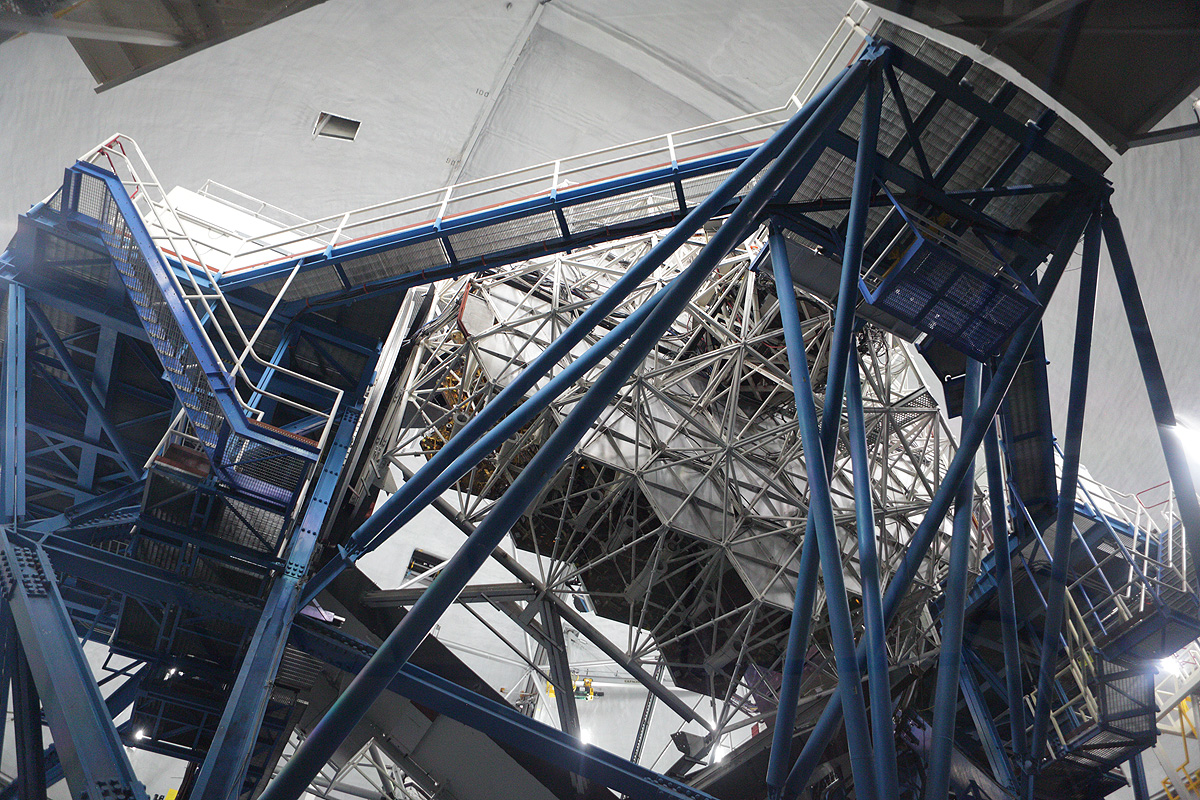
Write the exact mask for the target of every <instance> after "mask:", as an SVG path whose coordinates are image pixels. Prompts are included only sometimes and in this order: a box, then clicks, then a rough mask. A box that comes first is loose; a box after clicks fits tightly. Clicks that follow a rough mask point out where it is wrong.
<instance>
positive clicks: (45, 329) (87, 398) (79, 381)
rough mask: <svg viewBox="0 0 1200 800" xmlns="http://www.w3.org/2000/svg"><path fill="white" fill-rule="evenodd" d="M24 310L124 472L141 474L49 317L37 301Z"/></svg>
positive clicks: (137, 476)
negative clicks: (95, 422) (92, 416)
mask: <svg viewBox="0 0 1200 800" xmlns="http://www.w3.org/2000/svg"><path fill="white" fill-rule="evenodd" d="M28 310H29V316H30V317H32V318H33V322H34V324H35V325H37V328H38V331H39V332H40V333H41V334H42V338H44V339H45V340H46V342H47V343H48V344H49V345H50V349H51V350H53V351H54V355H55V356H57V357H58V360H59V363H61V364H62V367H63V369H64V370H65V371H66V373H67V375H69V376H70V378H71V382H72V383H74V384H75V388H76V389H78V390H79V393H80V394H82V395H83V401H84V402H85V403H86V404H87V407H88V412H89V414H93V415H95V417H96V419H97V421H98V424H99V425H100V427H101V429H103V431H104V433H105V434H106V435H107V436H108V440H109V441H110V442H112V446H113V449H114V450H115V451H116V453H117V456H118V459H119V463H120V464H121V466H122V467H123V468H124V470H125V473H126V474H127V475H129V477H130V478H132V479H133V480H137V479H138V478H140V477H141V474H142V470H141V469H140V468H139V466H138V464H137V462H136V461H135V460H134V458H133V457H132V456H131V455H130V454H129V451H128V449H127V448H126V447H125V440H124V439H123V438H122V436H121V432H120V431H119V430H118V429H117V426H116V424H115V423H114V422H113V421H112V418H111V417H110V416H109V414H108V409H106V408H105V407H104V403H103V402H102V401H101V400H100V398H99V397H97V396H96V393H95V392H94V391H93V390H92V385H91V382H90V381H88V380H87V378H85V377H84V375H83V372H82V370H80V369H79V365H78V364H76V363H75V359H73V358H71V353H70V351H68V350H67V346H66V345H65V344H63V341H62V339H60V338H59V336H58V332H57V331H55V330H54V326H53V325H52V324H50V320H49V319H47V318H46V313H45V312H44V311H42V309H41V308H39V307H38V305H37V303H30V304H29V307H28ZM105 330H107V329H105ZM110 333H111V332H110Z"/></svg>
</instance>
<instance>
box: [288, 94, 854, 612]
mask: <svg viewBox="0 0 1200 800" xmlns="http://www.w3.org/2000/svg"><path fill="white" fill-rule="evenodd" d="M844 75H845V72H843V73H842V74H841V75H839V76H838V78H837V79H835V80H834V81H832V82H830V84H829V85H828V86H826V87H825V88H824V89H822V90H821V92H819V93H818V94H817V95H816V96H814V97H813V99H812V100H811V101H810V102H809V103H807V104H806V105H805V106H804V108H802V109H800V110H799V111H798V112H796V114H795V115H794V116H793V117H792V118H791V119H790V120H788V122H787V123H785V124H784V125H783V126H782V127H781V128H780V129H779V130H778V131H777V132H776V133H775V134H774V135H772V136H771V138H770V139H768V140H767V141H766V142H765V143H764V144H763V145H762V146H761V147H759V148H758V149H757V150H755V151H754V153H753V155H751V156H750V157H749V158H747V159H746V160H745V161H744V162H742V164H741V165H740V166H738V168H737V169H735V170H734V171H733V172H732V173H731V174H730V175H729V177H728V178H726V179H725V181H724V183H722V184H721V186H720V187H718V188H717V190H716V191H714V192H713V193H712V194H711V195H709V196H708V197H707V198H705V200H704V201H703V202H702V203H700V204H699V205H698V206H696V207H695V208H694V209H692V210H691V211H690V212H689V213H688V215H687V216H686V217H684V218H683V219H682V220H681V221H680V222H679V224H678V225H676V226H675V227H674V228H672V229H671V231H670V233H668V234H667V235H666V236H664V237H663V238H662V239H661V240H660V241H659V242H658V243H657V244H655V245H654V247H652V248H651V249H650V252H648V253H646V255H645V256H643V257H642V258H641V259H640V260H639V261H638V263H636V264H634V265H633V266H632V267H630V268H629V270H628V271H626V273H625V274H624V275H622V276H621V277H620V278H618V279H617V280H616V281H614V282H613V284H612V286H610V287H609V288H608V290H606V291H605V292H604V294H602V295H601V296H600V297H598V298H596V300H595V302H593V303H592V304H591V305H590V306H588V308H587V309H585V310H584V311H583V313H581V314H580V315H579V317H577V318H576V319H575V321H574V322H572V323H571V325H570V326H568V327H567V329H566V330H564V331H563V332H562V333H561V334H559V336H558V337H557V338H555V339H554V340H553V341H552V342H550V344H549V345H547V347H546V349H545V350H544V351H542V352H541V353H540V354H539V355H538V356H537V357H536V358H534V359H533V360H532V361H531V362H529V364H528V365H527V366H526V367H525V368H524V369H523V370H521V372H520V373H519V374H518V375H517V376H516V377H514V378H513V380H512V382H511V383H510V384H508V385H507V386H505V387H504V388H503V389H502V390H501V391H500V392H499V393H498V394H497V395H496V396H495V397H494V398H493V399H492V400H491V402H489V403H488V404H487V405H486V406H484V407H483V408H482V409H480V411H479V412H478V413H477V414H475V416H474V417H472V418H471V420H470V421H468V422H467V424H466V425H464V426H463V427H462V428H461V429H460V430H459V431H457V432H456V433H455V435H454V436H453V437H452V438H451V439H450V441H448V442H446V444H445V445H444V446H443V447H442V448H441V449H440V450H438V452H437V453H435V454H434V455H433V457H432V458H430V459H429V461H428V462H427V463H426V464H423V465H422V466H421V469H419V470H418V471H417V473H416V474H415V475H414V476H413V478H412V479H410V480H408V481H406V482H405V484H404V485H403V486H401V487H400V488H399V489H398V490H397V491H396V493H395V494H393V495H392V496H391V497H389V498H388V499H387V500H386V501H385V502H384V503H383V505H381V506H380V507H379V508H377V509H376V510H375V512H374V513H373V514H372V515H371V517H370V518H369V519H368V520H367V521H366V522H364V523H363V524H362V525H360V526H359V528H358V529H357V530H356V531H354V533H353V534H351V535H350V537H349V538H348V539H347V541H346V545H345V546H344V548H343V551H342V553H341V557H340V558H336V559H334V560H332V561H330V562H329V563H328V564H327V565H326V566H324V567H322V568H321V569H320V570H319V571H318V572H317V574H316V575H314V576H313V578H312V579H311V580H310V581H309V582H308V586H307V587H306V588H305V592H304V596H303V601H304V602H305V603H308V602H310V601H311V600H312V599H313V598H314V597H316V596H317V594H319V593H320V591H321V590H322V589H324V588H325V587H326V586H328V585H329V583H330V582H331V581H332V580H333V579H334V578H335V577H337V575H338V574H339V573H340V572H341V571H342V570H344V569H345V568H346V567H347V566H349V565H350V564H352V563H354V561H355V560H356V559H357V558H358V557H359V556H360V555H362V554H363V553H366V552H368V551H370V550H372V549H374V548H375V547H377V546H378V545H379V544H380V543H381V542H382V541H383V540H385V539H386V538H387V537H388V536H390V535H391V534H393V533H395V532H396V531H397V530H399V529H400V528H401V527H402V526H403V525H404V523H405V522H407V521H408V520H410V519H411V518H412V517H413V516H415V515H416V513H417V511H419V510H420V509H421V508H423V507H424V506H425V505H428V503H429V502H430V499H432V497H437V496H438V495H440V493H441V491H443V490H444V489H439V490H437V492H432V491H423V490H427V489H428V488H429V487H430V485H431V483H432V482H433V480H434V478H436V477H438V476H440V475H445V474H453V475H454V477H451V478H449V479H448V480H444V481H443V482H444V483H445V484H446V486H449V485H450V484H451V483H453V482H454V481H455V480H457V479H458V477H459V476H461V475H462V474H465V473H466V472H467V471H468V470H469V469H470V468H471V467H473V466H474V465H475V463H477V462H478V461H479V459H481V458H482V457H483V455H485V454H486V453H488V452H491V450H492V449H495V447H496V446H498V445H499V443H500V442H502V441H503V440H504V438H507V437H508V435H510V434H505V436H504V437H502V438H498V437H496V436H494V435H493V436H491V437H489V438H488V441H492V440H495V444H492V445H490V446H489V447H487V449H486V450H484V451H483V452H482V453H480V454H479V455H478V456H472V458H473V459H474V460H472V461H470V463H469V464H467V465H466V466H464V467H463V468H462V471H461V472H459V473H457V474H454V469H455V468H456V465H457V464H459V463H460V457H463V456H466V455H468V454H473V453H475V452H478V450H479V449H480V448H473V447H471V446H472V445H473V444H474V443H475V442H476V440H479V442H480V445H481V446H482V443H483V440H482V439H481V437H483V436H484V434H485V433H487V432H488V430H489V429H491V428H492V427H493V426H495V425H497V423H501V424H508V426H510V427H511V428H512V431H516V430H518V429H519V428H520V427H521V425H522V424H524V423H523V422H522V423H520V424H516V425H512V424H511V423H512V421H513V420H514V419H515V418H516V417H517V416H518V415H521V414H526V413H527V414H528V417H527V418H526V420H527V419H528V418H532V416H533V414H535V413H537V411H540V410H541V409H542V408H544V407H545V405H547V404H548V403H549V401H550V399H553V397H557V396H558V394H560V393H561V392H562V391H564V390H565V389H566V388H567V387H568V386H570V385H572V384H573V383H574V382H575V381H576V379H577V378H576V375H583V374H586V370H584V369H582V366H583V365H582V364H581V362H583V361H584V359H590V361H589V362H588V363H589V364H590V365H591V366H594V365H595V364H596V363H599V361H600V360H601V359H602V358H603V357H604V356H605V355H607V354H608V352H609V351H611V350H612V349H613V348H614V347H616V346H617V345H619V344H620V343H621V342H623V341H624V340H625V339H626V338H627V337H628V336H630V335H631V334H632V333H633V331H634V330H636V328H637V326H638V325H640V324H641V321H642V320H644V319H645V317H646V316H648V315H649V313H650V311H651V310H652V309H650V308H646V305H650V304H649V303H647V304H645V305H643V306H642V307H641V308H639V309H637V310H635V311H634V312H633V314H631V315H630V316H631V317H633V316H635V315H636V316H637V317H638V322H637V323H636V324H625V323H632V320H631V319H626V320H625V321H623V322H622V323H621V324H619V325H618V326H617V328H619V329H620V330H621V331H622V334H621V335H618V334H617V330H616V329H614V330H612V331H610V332H609V333H608V334H607V335H606V336H605V337H603V338H602V339H601V340H600V341H599V342H597V343H596V344H595V345H593V346H592V347H591V348H589V349H588V351H587V353H586V354H585V355H584V356H583V357H581V358H579V359H576V360H575V362H574V363H573V364H572V365H571V366H568V367H567V369H566V370H564V371H563V373H565V372H567V371H569V370H571V369H572V367H574V365H575V364H580V365H581V369H578V370H575V371H574V372H572V375H571V376H570V377H571V380H570V381H569V382H568V381H567V380H565V379H563V378H562V377H561V376H562V375H563V373H559V376H556V379H557V380H556V379H551V383H552V384H554V385H555V387H556V390H555V391H554V393H553V394H550V393H549V390H550V387H549V386H546V387H543V389H542V390H540V391H538V392H537V393H536V394H535V395H534V396H533V397H531V398H530V399H529V401H526V402H524V403H523V404H522V406H521V408H522V410H521V411H519V412H517V414H510V413H509V411H510V409H511V408H513V406H515V405H517V404H518V403H522V401H524V398H525V394H526V393H527V392H529V391H530V390H531V389H533V388H534V386H535V385H536V384H537V382H538V381H539V380H541V379H542V378H543V377H544V376H545V375H546V374H548V373H549V372H550V370H551V369H553V368H554V366H555V365H556V364H558V363H559V362H560V361H561V360H562V359H563V358H565V357H566V356H567V355H569V354H570V352H571V349H572V348H573V347H575V345H577V344H578V343H579V342H581V341H583V339H584V337H586V336H587V335H588V334H589V333H591V332H592V331H593V330H594V329H595V328H596V326H597V325H599V324H600V323H601V322H602V321H603V320H604V318H605V317H607V316H608V315H609V314H611V313H612V312H613V311H614V310H615V309H616V308H617V307H618V306H619V305H620V304H621V302H622V301H623V300H624V299H625V298H626V297H628V295H629V293H630V292H632V291H633V290H634V289H636V288H637V287H638V286H639V285H641V284H642V283H643V282H644V281H645V280H646V279H647V278H649V277H650V276H651V275H652V274H653V273H654V270H656V269H658V268H659V267H660V266H662V264H663V263H664V262H665V261H666V260H667V258H668V257H669V256H670V255H671V254H672V253H674V252H675V251H676V250H678V249H679V248H680V247H682V246H683V244H684V243H686V242H687V241H688V239H690V238H691V237H692V236H693V235H694V234H695V233H696V232H697V231H698V230H700V228H701V227H702V226H703V225H704V224H705V223H706V222H708V221H709V220H711V219H712V218H713V216H714V215H715V214H717V213H718V212H719V211H720V210H721V209H722V208H724V207H725V206H726V205H728V204H729V203H730V202H731V201H732V200H733V199H734V198H735V197H736V196H737V193H738V192H739V191H740V190H741V189H742V188H743V187H744V186H745V185H746V184H747V183H749V182H750V180H751V179H752V178H754V176H755V175H757V174H758V173H759V172H760V171H762V170H763V169H765V168H766V167H767V165H768V164H770V163H771V161H772V160H773V159H774V158H776V157H777V156H778V155H779V154H780V152H782V150H783V149H784V147H785V146H786V145H787V143H788V142H789V141H791V140H792V139H793V138H795V136H796V135H797V134H798V133H799V132H800V131H801V130H802V129H803V128H804V127H805V126H806V124H807V123H808V121H809V119H810V118H811V116H812V114H813V113H814V111H815V110H816V109H817V108H819V107H820V106H821V105H822V104H823V103H824V102H825V100H826V99H827V98H828V97H829V95H830V93H831V92H832V91H833V89H834V88H835V87H837V86H838V85H839V84H840V81H841V79H842V77H843V76H844ZM664 291H665V290H664ZM661 294H662V292H660V293H659V294H658V295H656V296H655V297H656V299H654V301H653V302H654V303H657V298H658V297H660V296H661ZM590 368H591V367H590V366H588V367H587V369H590ZM535 398H539V402H538V403H534V402H533V401H534V399H535ZM541 398H544V399H541ZM526 409H527V410H526ZM462 460H463V461H465V460H468V459H465V458H464V459H462ZM426 497H428V498H429V499H424V500H423V498H426Z"/></svg>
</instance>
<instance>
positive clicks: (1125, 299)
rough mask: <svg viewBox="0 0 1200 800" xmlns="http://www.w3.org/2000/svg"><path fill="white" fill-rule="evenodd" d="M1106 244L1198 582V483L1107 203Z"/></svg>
mask: <svg viewBox="0 0 1200 800" xmlns="http://www.w3.org/2000/svg"><path fill="white" fill-rule="evenodd" d="M1104 242H1105V244H1106V245H1108V253H1109V257H1110V259H1111V261H1112V265H1113V272H1114V273H1115V274H1116V276H1117V287H1118V288H1119V289H1120V291H1121V302H1122V303H1123V304H1124V305H1125V316H1126V317H1127V318H1128V319H1129V332H1130V333H1131V334H1132V336H1133V345H1134V348H1135V350H1136V351H1137V357H1138V363H1139V364H1140V365H1141V368H1142V380H1143V381H1144V382H1145V384H1146V394H1147V395H1149V397H1150V408H1151V409H1152V410H1153V412H1154V421H1155V422H1156V423H1157V424H1158V439H1159V442H1160V444H1161V445H1162V450H1163V456H1164V457H1165V458H1166V462H1167V474H1168V475H1169V476H1170V478H1171V485H1172V487H1173V488H1174V490H1175V500H1176V502H1177V503H1178V504H1179V517H1180V519H1181V520H1182V521H1183V530H1184V536H1185V538H1186V540H1187V546H1188V550H1189V551H1190V553H1191V560H1192V564H1193V569H1195V570H1196V579H1197V584H1196V585H1200V500H1197V498H1196V484H1195V483H1194V482H1193V480H1192V470H1191V467H1190V466H1189V464H1188V455H1187V453H1186V452H1185V451H1184V448H1183V442H1182V441H1181V440H1180V438H1179V435H1178V434H1177V433H1176V431H1175V427H1176V424H1177V423H1176V419H1175V410H1174V408H1173V407H1172V405H1171V395H1170V393H1169V392H1168V391H1167V380H1166V378H1165V377H1163V371H1162V365H1161V364H1160V363H1159V361H1158V350H1157V349H1156V348H1155V346H1154V336H1153V335H1152V334H1151V332H1150V321H1149V320H1148V319H1147V318H1146V308H1145V306H1143V305H1142V295H1141V292H1140V291H1139V290H1138V284H1137V278H1136V277H1135V276H1134V274H1133V263H1132V262H1131V261H1130V258H1129V249H1128V248H1127V247H1126V245H1125V235H1124V233H1122V231H1121V223H1120V221H1119V220H1118V219H1117V215H1116V214H1115V213H1114V212H1113V210H1112V206H1111V205H1107V204H1106V205H1105V206H1104Z"/></svg>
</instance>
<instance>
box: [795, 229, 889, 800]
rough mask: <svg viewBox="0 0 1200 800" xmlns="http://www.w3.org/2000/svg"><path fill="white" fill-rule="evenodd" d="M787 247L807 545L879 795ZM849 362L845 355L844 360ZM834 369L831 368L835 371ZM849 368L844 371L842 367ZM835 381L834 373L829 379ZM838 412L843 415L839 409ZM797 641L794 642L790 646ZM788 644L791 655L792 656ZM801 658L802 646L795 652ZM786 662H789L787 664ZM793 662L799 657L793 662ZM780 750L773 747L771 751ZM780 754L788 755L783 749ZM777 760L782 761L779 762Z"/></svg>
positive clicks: (858, 747) (856, 749)
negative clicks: (817, 561) (814, 554)
mask: <svg viewBox="0 0 1200 800" xmlns="http://www.w3.org/2000/svg"><path fill="white" fill-rule="evenodd" d="M772 237H773V239H774V240H775V241H774V242H773V244H775V243H778V244H780V245H783V244H784V243H783V241H782V239H783V235H782V234H781V233H779V232H778V231H775V232H774V233H772ZM786 252H787V251H786V249H784V250H783V251H782V252H774V251H773V252H772V253H771V264H772V266H773V267H774V269H775V291H776V294H777V295H778V296H779V316H780V320H781V322H782V325H783V336H784V341H785V342H786V344H787V353H788V366H789V367H790V368H791V373H792V393H793V394H794V395H795V398H796V417H797V418H798V420H799V424H800V439H801V444H802V446H803V447H804V455H805V463H806V465H807V467H808V489H809V503H808V519H809V520H810V522H809V525H808V530H807V532H806V533H805V545H806V546H807V547H809V548H811V547H812V544H813V542H811V541H810V537H812V536H814V535H815V537H816V544H817V548H816V549H817V550H818V551H819V554H820V557H821V573H822V574H823V576H824V578H825V595H826V598H825V603H826V607H827V608H828V609H829V628H830V633H831V635H832V637H833V648H834V666H835V668H836V670H837V676H838V686H839V688H840V689H841V691H840V692H839V694H840V695H841V700H842V711H843V713H844V714H845V717H846V740H847V742H848V744H849V746H850V768H851V771H852V772H853V774H854V788H855V793H856V794H857V795H858V796H859V797H861V798H864V800H868V799H870V798H875V797H877V796H878V795H877V794H876V781H875V771H874V763H873V759H872V758H871V738H870V734H869V733H868V730H869V727H868V724H867V710H866V707H865V706H864V705H863V696H862V674H861V673H860V672H859V666H858V659H857V658H856V657H855V653H854V626H853V623H852V622H851V620H850V603H849V600H848V599H847V597H846V582H845V578H844V577H843V575H842V559H841V555H842V553H841V546H840V544H839V543H838V535H837V527H836V525H835V523H834V521H833V500H832V498H831V496H830V493H829V472H828V470H827V469H826V467H825V452H824V449H823V448H822V447H821V431H820V428H819V426H818V424H817V406H816V403H815V402H814V400H813V388H812V382H811V380H810V378H809V374H808V355H807V353H806V352H805V349H804V332H803V330H802V329H801V325H800V310H799V308H798V307H797V304H796V289H795V287H794V286H793V285H792V271H791V267H790V265H789V264H788V259H787V256H786V255H785V253H786ZM843 361H844V359H843ZM831 371H832V370H831ZM843 371H844V370H843ZM830 380H831V381H832V380H833V378H830ZM838 416H841V414H840V412H839V414H838ZM801 613H803V612H802V610H801V609H800V608H799V607H796V608H793V609H792V618H793V619H795V617H796V615H798V614H801ZM790 644H792V642H789V645H790ZM790 651H791V648H790V647H789V652H788V655H792V653H791V652H790ZM796 657H797V658H799V659H802V658H803V657H804V653H803V651H801V652H800V653H798V654H796ZM786 666H787V665H786V664H785V667H786ZM792 666H793V667H794V666H795V665H794V662H793V664H792ZM783 703H784V698H783V697H782V696H781V697H780V702H779V711H778V712H777V716H776V722H775V725H776V727H775V731H776V733H777V734H779V733H780V732H782V734H781V735H777V736H776V737H775V739H774V741H773V744H774V743H775V742H778V741H779V740H780V739H782V740H783V742H784V748H783V750H784V752H786V751H790V750H791V739H792V737H791V728H792V725H793V724H794V720H795V710H794V701H793V706H792V709H791V710H792V713H791V719H790V720H786V721H787V722H789V723H790V724H788V726H787V728H786V729H785V728H784V727H783V725H782V724H781V723H780V720H779V717H781V716H783V714H784V712H785V711H786V710H787V709H786V708H785V706H784V704H783ZM775 755H776V751H775V750H774V749H772V756H775ZM780 757H781V758H783V757H785V756H784V755H783V752H780ZM777 763H778V762H777Z"/></svg>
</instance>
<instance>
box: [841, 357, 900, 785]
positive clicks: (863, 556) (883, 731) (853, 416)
mask: <svg viewBox="0 0 1200 800" xmlns="http://www.w3.org/2000/svg"><path fill="white" fill-rule="evenodd" d="M850 359H851V363H852V364H853V365H854V368H853V369H851V370H848V371H847V372H846V414H847V420H846V424H847V428H848V429H849V433H850V458H851V462H852V467H853V475H854V516H855V520H856V522H857V528H858V565H859V574H860V576H861V581H862V601H863V626H864V627H865V629H866V630H865V632H864V635H865V636H866V642H867V690H868V692H869V693H870V698H871V734H872V736H871V741H872V743H873V744H874V750H875V783H876V785H877V786H878V787H879V794H880V797H883V798H888V797H895V796H896V793H897V791H898V789H899V785H900V781H899V777H898V775H897V771H896V734H895V728H894V726H893V724H892V679H891V674H890V672H889V670H888V651H887V639H886V633H887V626H886V625H885V624H884V621H883V590H882V588H881V583H880V577H879V549H878V545H877V543H876V541H875V507H874V500H873V498H872V497H871V462H870V460H869V459H868V458H867V428H866V416H865V414H864V413H863V398H862V376H861V373H860V369H859V363H858V358H857V357H856V356H855V355H854V354H851V356H850Z"/></svg>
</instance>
